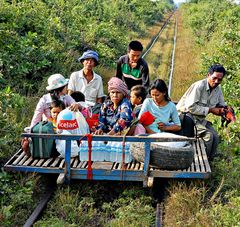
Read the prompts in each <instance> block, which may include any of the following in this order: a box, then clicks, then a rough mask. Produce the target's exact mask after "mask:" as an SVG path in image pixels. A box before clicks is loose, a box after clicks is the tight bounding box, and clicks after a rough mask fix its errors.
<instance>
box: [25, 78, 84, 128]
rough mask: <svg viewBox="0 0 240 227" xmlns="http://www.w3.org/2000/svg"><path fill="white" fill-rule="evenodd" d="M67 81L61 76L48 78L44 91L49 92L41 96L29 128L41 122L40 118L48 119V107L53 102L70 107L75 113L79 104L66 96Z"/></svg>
mask: <svg viewBox="0 0 240 227" xmlns="http://www.w3.org/2000/svg"><path fill="white" fill-rule="evenodd" d="M67 85H68V79H65V78H64V76H62V75H61V74H53V75H51V76H50V77H49V78H48V86H47V87H46V90H47V91H48V92H49V93H47V94H45V95H43V96H42V97H41V98H40V100H39V102H38V104H37V107H36V109H35V111H34V115H33V118H32V121H31V126H30V127H31V128H32V127H33V126H34V125H36V124H37V123H38V122H40V121H41V120H42V117H45V118H50V117H51V114H50V105H51V103H52V101H54V100H61V101H63V102H64V104H65V106H66V107H68V106H70V109H71V110H73V111H76V110H77V109H79V108H81V106H80V104H78V103H76V102H75V100H74V99H73V98H72V97H71V96H70V95H67Z"/></svg>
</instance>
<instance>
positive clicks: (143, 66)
mask: <svg viewBox="0 0 240 227" xmlns="http://www.w3.org/2000/svg"><path fill="white" fill-rule="evenodd" d="M142 51H143V46H142V44H141V43H140V42H139V41H131V42H130V43H129V45H128V53H127V54H126V55H123V56H121V57H120V58H119V60H118V62H117V72H116V77H118V78H119V79H121V80H123V81H124V82H125V83H126V84H127V86H128V90H131V88H132V87H133V86H135V85H143V86H144V87H145V88H146V89H148V87H149V83H150V78H149V69H148V64H147V62H146V61H145V60H144V59H143V58H142V57H141V54H142Z"/></svg>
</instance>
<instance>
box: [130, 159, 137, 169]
mask: <svg viewBox="0 0 240 227" xmlns="http://www.w3.org/2000/svg"><path fill="white" fill-rule="evenodd" d="M131 163H132V165H131V167H130V169H131V170H134V169H135V165H136V162H135V161H132V162H131Z"/></svg>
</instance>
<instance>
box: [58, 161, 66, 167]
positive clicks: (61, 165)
mask: <svg viewBox="0 0 240 227" xmlns="http://www.w3.org/2000/svg"><path fill="white" fill-rule="evenodd" d="M64 163H65V159H63V160H62V161H61V163H60V165H59V168H64Z"/></svg>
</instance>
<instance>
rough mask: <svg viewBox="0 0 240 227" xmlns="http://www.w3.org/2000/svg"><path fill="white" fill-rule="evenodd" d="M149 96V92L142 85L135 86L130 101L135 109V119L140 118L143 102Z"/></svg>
mask: <svg viewBox="0 0 240 227" xmlns="http://www.w3.org/2000/svg"><path fill="white" fill-rule="evenodd" d="M146 96H147V91H146V89H145V88H144V87H143V86H142V85H136V86H133V87H132V89H131V94H130V101H131V104H132V108H133V114H134V118H137V117H138V114H139V112H140V110H141V107H142V104H143V101H144V100H145V98H146Z"/></svg>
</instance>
